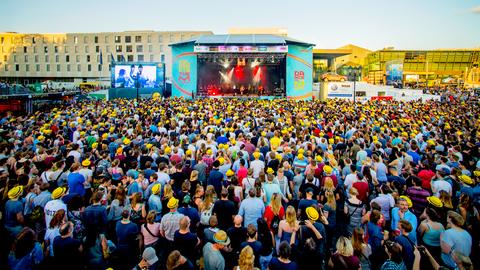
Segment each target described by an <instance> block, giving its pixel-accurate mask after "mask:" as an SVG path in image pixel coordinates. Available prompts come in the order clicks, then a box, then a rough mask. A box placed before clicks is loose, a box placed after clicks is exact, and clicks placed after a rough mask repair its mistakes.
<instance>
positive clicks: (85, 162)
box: [82, 159, 92, 167]
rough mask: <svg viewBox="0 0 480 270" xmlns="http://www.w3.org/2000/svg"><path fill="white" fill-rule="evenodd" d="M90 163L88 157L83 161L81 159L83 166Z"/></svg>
mask: <svg viewBox="0 0 480 270" xmlns="http://www.w3.org/2000/svg"><path fill="white" fill-rule="evenodd" d="M90 164H92V162H90V159H85V160H84V161H82V166H83V167H88V166H90Z"/></svg>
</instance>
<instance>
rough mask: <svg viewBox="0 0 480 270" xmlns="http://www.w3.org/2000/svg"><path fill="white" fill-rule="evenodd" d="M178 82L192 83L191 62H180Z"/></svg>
mask: <svg viewBox="0 0 480 270" xmlns="http://www.w3.org/2000/svg"><path fill="white" fill-rule="evenodd" d="M178 82H181V83H190V62H188V61H186V60H180V61H179V62H178Z"/></svg>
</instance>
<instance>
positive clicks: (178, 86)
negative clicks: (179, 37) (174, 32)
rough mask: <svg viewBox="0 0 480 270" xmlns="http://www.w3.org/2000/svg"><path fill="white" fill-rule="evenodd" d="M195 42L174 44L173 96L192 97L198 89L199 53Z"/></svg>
mask: <svg viewBox="0 0 480 270" xmlns="http://www.w3.org/2000/svg"><path fill="white" fill-rule="evenodd" d="M193 47H194V46H193V44H185V45H174V46H172V57H173V59H172V65H173V66H172V96H173V97H185V98H192V93H195V94H196V91H197V55H196V54H195V53H194V52H193Z"/></svg>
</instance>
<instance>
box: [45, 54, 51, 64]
mask: <svg viewBox="0 0 480 270" xmlns="http://www.w3.org/2000/svg"><path fill="white" fill-rule="evenodd" d="M46 62H50V57H49V56H48V55H45V63H46Z"/></svg>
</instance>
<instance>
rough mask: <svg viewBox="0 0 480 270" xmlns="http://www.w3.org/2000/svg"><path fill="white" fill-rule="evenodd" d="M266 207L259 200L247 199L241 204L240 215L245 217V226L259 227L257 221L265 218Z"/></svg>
mask: <svg viewBox="0 0 480 270" xmlns="http://www.w3.org/2000/svg"><path fill="white" fill-rule="evenodd" d="M264 212H265V205H264V204H263V201H262V200H261V199H259V198H247V199H245V200H243V201H242V203H241V204H240V209H239V211H238V214H239V215H240V216H242V217H243V226H244V227H247V226H248V225H249V224H253V225H254V226H255V227H257V219H259V218H262V217H263V213H264Z"/></svg>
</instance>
